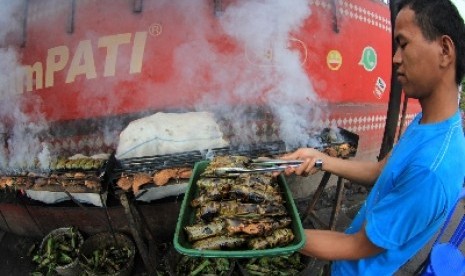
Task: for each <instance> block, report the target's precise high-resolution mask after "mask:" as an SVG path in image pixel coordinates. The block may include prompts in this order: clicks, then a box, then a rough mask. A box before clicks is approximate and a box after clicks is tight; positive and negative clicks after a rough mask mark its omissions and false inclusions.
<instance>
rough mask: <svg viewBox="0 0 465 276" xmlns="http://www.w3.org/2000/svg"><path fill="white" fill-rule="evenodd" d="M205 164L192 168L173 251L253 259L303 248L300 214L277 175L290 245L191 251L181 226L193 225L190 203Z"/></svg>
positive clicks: (283, 181) (303, 240) (283, 182)
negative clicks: (292, 234) (290, 233)
mask: <svg viewBox="0 0 465 276" xmlns="http://www.w3.org/2000/svg"><path fill="white" fill-rule="evenodd" d="M208 164H209V161H201V162H197V163H196V164H195V166H194V171H193V173H192V176H191V178H190V181H189V187H188V188H187V191H186V194H185V196H184V199H183V202H182V205H181V210H180V212H179V217H178V222H177V224H176V231H175V233H174V248H175V249H176V250H177V251H178V252H179V253H181V254H184V255H188V256H199V257H224V258H252V257H260V256H277V255H285V254H290V253H292V252H295V251H297V250H299V249H301V248H302V247H303V246H304V244H305V234H304V229H303V227H302V222H301V220H300V217H299V213H298V211H297V208H296V206H295V203H294V199H293V198H292V194H291V191H290V190H289V188H288V186H287V184H286V181H285V179H284V177H283V176H282V175H280V176H279V177H278V184H279V186H280V189H281V192H282V193H283V197H284V201H285V206H286V209H287V211H288V213H289V216H290V217H291V219H292V223H291V229H292V231H293V233H294V236H295V237H294V240H293V241H292V243H290V244H288V245H286V246H283V247H276V248H270V249H259V250H251V249H250V250H198V249H195V248H192V244H191V242H189V241H188V239H187V235H186V233H185V232H184V226H187V225H191V224H192V222H193V221H194V217H195V209H194V208H192V207H191V205H190V202H191V201H192V200H193V199H194V198H195V197H196V196H197V193H198V191H197V185H196V183H197V180H198V179H199V178H200V174H201V173H202V172H203V171H204V170H205V168H206V167H207V165H208Z"/></svg>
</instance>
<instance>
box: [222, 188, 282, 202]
mask: <svg viewBox="0 0 465 276" xmlns="http://www.w3.org/2000/svg"><path fill="white" fill-rule="evenodd" d="M230 193H231V198H233V199H238V200H240V201H241V202H251V203H263V202H274V203H282V202H283V198H282V196H281V194H280V193H279V192H277V191H276V189H275V188H273V187H271V186H269V188H266V187H257V186H250V185H240V184H235V185H233V186H231V191H230Z"/></svg>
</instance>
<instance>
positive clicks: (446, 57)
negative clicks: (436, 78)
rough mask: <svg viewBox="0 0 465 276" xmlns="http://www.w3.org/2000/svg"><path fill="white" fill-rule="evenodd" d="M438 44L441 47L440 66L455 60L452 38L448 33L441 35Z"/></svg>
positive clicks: (445, 65) (447, 64)
mask: <svg viewBox="0 0 465 276" xmlns="http://www.w3.org/2000/svg"><path fill="white" fill-rule="evenodd" d="M440 44H441V48H442V53H441V57H442V59H441V66H443V67H447V66H449V65H450V64H451V63H454V62H455V59H456V54H455V44H454V41H452V38H450V36H448V35H443V36H441V38H440Z"/></svg>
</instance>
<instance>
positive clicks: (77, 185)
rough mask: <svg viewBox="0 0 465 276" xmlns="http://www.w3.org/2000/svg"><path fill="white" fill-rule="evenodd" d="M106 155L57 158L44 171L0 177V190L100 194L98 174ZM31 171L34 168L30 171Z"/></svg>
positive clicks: (19, 171) (20, 172)
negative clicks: (48, 168)
mask: <svg viewBox="0 0 465 276" xmlns="http://www.w3.org/2000/svg"><path fill="white" fill-rule="evenodd" d="M106 157H107V155H105V154H99V155H96V156H93V157H87V156H84V155H81V154H78V155H75V156H72V157H69V158H66V157H58V158H56V159H55V160H53V161H52V162H51V163H50V170H47V171H39V170H38V169H35V170H36V171H30V172H26V171H21V170H18V171H17V172H15V174H14V175H8V176H2V177H0V188H6V187H10V188H14V189H25V190H34V191H48V192H70V193H88V192H90V193H95V192H100V191H101V189H102V187H101V179H100V175H101V172H102V171H103V170H104V168H105V165H106V162H107V159H102V158H106ZM32 169H34V168H32Z"/></svg>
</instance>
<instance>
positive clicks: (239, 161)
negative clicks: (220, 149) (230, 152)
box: [201, 156, 250, 177]
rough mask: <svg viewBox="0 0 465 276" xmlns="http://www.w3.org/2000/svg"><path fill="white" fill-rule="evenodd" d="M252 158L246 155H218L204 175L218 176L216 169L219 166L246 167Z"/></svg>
mask: <svg viewBox="0 0 465 276" xmlns="http://www.w3.org/2000/svg"><path fill="white" fill-rule="evenodd" d="M249 163H250V159H249V158H248V157H245V156H217V157H215V158H213V160H212V161H211V162H210V164H209V165H208V167H207V168H206V169H205V171H204V172H203V173H202V174H201V176H202V177H216V173H215V170H216V169H218V168H246V166H247V164H249Z"/></svg>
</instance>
